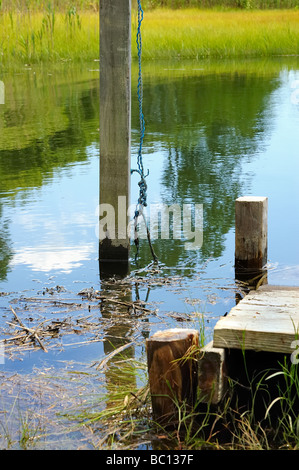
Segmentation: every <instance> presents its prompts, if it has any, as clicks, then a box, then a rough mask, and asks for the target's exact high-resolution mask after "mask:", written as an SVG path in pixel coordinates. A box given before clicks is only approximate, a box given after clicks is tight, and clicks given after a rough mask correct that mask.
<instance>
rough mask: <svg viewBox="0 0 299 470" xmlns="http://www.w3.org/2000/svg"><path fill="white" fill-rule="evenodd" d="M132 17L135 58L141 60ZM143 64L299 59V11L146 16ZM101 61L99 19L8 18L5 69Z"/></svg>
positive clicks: (61, 15) (72, 12) (3, 27)
mask: <svg viewBox="0 0 299 470" xmlns="http://www.w3.org/2000/svg"><path fill="white" fill-rule="evenodd" d="M136 30H137V14H136V12H135V11H134V10H133V13H132V58H133V60H136V59H137V48H136V47H135V38H136ZM142 38H143V51H142V58H143V60H144V61H147V60H166V59H167V60H169V59H184V60H185V59H193V60H198V59H205V58H241V57H243V58H248V57H249V58H252V57H273V56H282V55H288V56H297V55H299V11H296V10H251V11H244V10H227V11H215V10H202V9H192V8H189V9H180V10H171V9H166V8H163V9H155V10H146V11H145V13H144V21H143V23H142ZM98 58H99V13H98V12H97V11H94V10H89V11H88V10H82V11H79V10H76V9H75V8H69V9H66V10H65V11H64V12H63V11H56V10H55V9H54V8H52V7H50V6H48V7H47V8H46V9H44V10H43V11H35V10H33V11H26V12H21V11H19V10H16V11H14V12H11V11H10V12H5V11H4V12H2V13H1V15H0V64H1V65H2V66H9V65H11V64H18V63H23V64H24V63H26V64H28V63H29V64H33V63H57V62H64V61H72V62H86V61H92V60H97V59H98Z"/></svg>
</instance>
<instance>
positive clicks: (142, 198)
mask: <svg viewBox="0 0 299 470" xmlns="http://www.w3.org/2000/svg"><path fill="white" fill-rule="evenodd" d="M137 4H138V26H137V36H136V43H137V52H138V83H137V95H138V105H139V125H140V143H139V149H138V156H137V166H138V169H137V170H131V173H133V172H137V173H138V174H139V176H140V181H139V183H138V186H139V198H138V203H137V206H136V210H135V215H134V231H135V245H136V248H137V252H136V258H137V256H138V253H139V238H138V218H139V216H142V217H143V219H144V223H145V226H146V230H147V238H148V242H149V245H150V249H151V252H152V256H153V259H154V261H155V262H156V261H157V260H158V258H157V256H156V254H155V252H154V250H153V247H152V244H151V239H150V232H149V230H148V227H147V224H146V220H145V216H144V213H143V208H144V207H146V206H147V184H146V181H145V178H146V177H147V176H148V174H149V171H147V174H146V175H145V174H144V167H143V160H142V148H143V140H144V134H145V120H144V115H143V83H142V67H141V56H142V37H141V23H142V21H143V9H142V6H141V0H137Z"/></svg>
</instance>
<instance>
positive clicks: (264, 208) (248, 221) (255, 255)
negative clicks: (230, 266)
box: [235, 196, 268, 279]
mask: <svg viewBox="0 0 299 470" xmlns="http://www.w3.org/2000/svg"><path fill="white" fill-rule="evenodd" d="M267 257H268V198H267V197H256V196H245V197H240V198H238V199H236V202H235V271H236V277H238V278H240V277H242V275H243V276H245V277H246V276H247V277H248V279H249V278H250V277H251V278H254V276H256V275H260V274H262V273H263V272H265V265H266V263H267Z"/></svg>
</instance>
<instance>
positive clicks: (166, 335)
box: [149, 328, 198, 342]
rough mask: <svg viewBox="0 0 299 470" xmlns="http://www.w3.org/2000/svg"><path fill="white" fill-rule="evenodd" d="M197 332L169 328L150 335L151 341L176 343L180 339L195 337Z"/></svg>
mask: <svg viewBox="0 0 299 470" xmlns="http://www.w3.org/2000/svg"><path fill="white" fill-rule="evenodd" d="M197 335H198V331H197V330H193V329H186V328H170V329H168V330H164V331H156V333H154V334H153V335H152V337H151V338H149V339H152V340H155V341H163V342H164V341H177V340H181V339H187V338H188V337H190V336H191V337H193V336H197Z"/></svg>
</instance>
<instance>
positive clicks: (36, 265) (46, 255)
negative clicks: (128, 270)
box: [11, 244, 95, 273]
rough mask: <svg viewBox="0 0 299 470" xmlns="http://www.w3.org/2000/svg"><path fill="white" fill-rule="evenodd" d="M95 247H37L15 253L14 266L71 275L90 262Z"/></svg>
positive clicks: (88, 245)
mask: <svg viewBox="0 0 299 470" xmlns="http://www.w3.org/2000/svg"><path fill="white" fill-rule="evenodd" d="M94 249H95V248H94V245H93V244H87V245H83V246H65V247H57V246H49V245H48V246H47V245H41V246H35V247H25V248H21V249H19V250H16V251H15V254H14V257H13V260H12V263H11V264H12V265H14V266H17V265H27V266H29V267H30V268H31V269H32V271H41V272H50V271H60V272H61V273H71V272H72V271H73V269H75V268H79V267H80V266H82V263H83V261H86V260H90V259H91V258H92V254H94Z"/></svg>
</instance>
